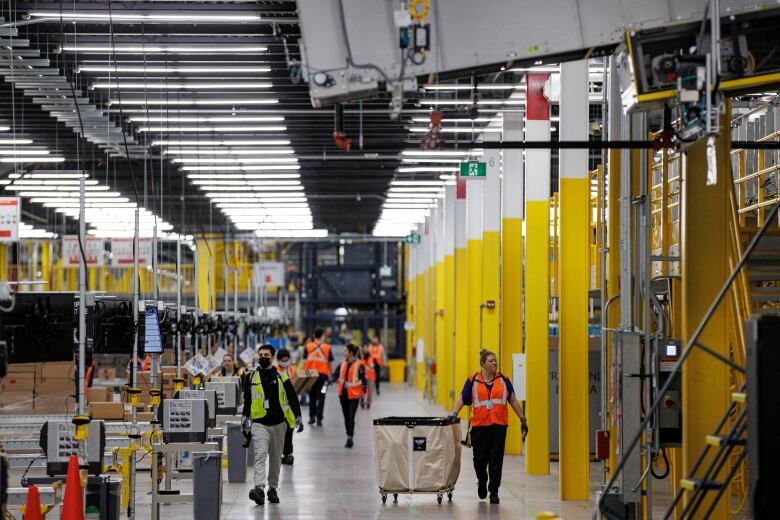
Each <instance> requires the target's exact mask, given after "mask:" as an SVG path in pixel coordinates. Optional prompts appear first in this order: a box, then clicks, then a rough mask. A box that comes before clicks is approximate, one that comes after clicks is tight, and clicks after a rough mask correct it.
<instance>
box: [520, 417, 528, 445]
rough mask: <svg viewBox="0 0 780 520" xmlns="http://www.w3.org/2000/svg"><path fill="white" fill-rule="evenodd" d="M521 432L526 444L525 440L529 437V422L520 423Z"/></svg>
mask: <svg viewBox="0 0 780 520" xmlns="http://www.w3.org/2000/svg"><path fill="white" fill-rule="evenodd" d="M520 432H521V433H522V434H523V442H525V438H526V436H528V421H522V422H521V423H520Z"/></svg>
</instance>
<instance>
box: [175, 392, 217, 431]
mask: <svg viewBox="0 0 780 520" xmlns="http://www.w3.org/2000/svg"><path fill="white" fill-rule="evenodd" d="M174 398H175V399H205V400H206V403H207V412H208V413H207V414H206V421H207V426H208V427H209V428H214V427H215V426H216V425H217V392H215V391H214V390H179V391H178V392H176V395H175V396H174Z"/></svg>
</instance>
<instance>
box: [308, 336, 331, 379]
mask: <svg viewBox="0 0 780 520" xmlns="http://www.w3.org/2000/svg"><path fill="white" fill-rule="evenodd" d="M329 358H330V345H328V344H327V343H309V344H308V345H306V361H304V362H303V369H304V370H316V371H317V372H319V373H320V374H322V375H325V376H329V375H330V363H328V359H329Z"/></svg>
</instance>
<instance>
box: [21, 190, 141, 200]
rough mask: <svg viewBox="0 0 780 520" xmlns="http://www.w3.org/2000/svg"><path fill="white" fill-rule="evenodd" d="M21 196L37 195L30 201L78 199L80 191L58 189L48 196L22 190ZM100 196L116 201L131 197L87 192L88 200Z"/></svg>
mask: <svg viewBox="0 0 780 520" xmlns="http://www.w3.org/2000/svg"><path fill="white" fill-rule="evenodd" d="M19 195H20V196H21V197H35V199H33V200H31V201H30V202H50V200H49V199H52V200H62V199H60V198H59V197H72V198H73V199H76V200H78V197H79V192H78V190H77V191H61V192H60V191H58V192H57V194H56V195H52V196H46V195H45V194H41V193H38V192H32V191H31V192H28V193H25V192H22V193H19ZM98 198H101V199H103V198H105V199H108V198H111V199H113V200H115V201H121V202H127V201H128V200H129V199H126V198H124V197H120V194H119V193H117V192H115V191H97V192H90V193H87V201H89V200H90V199H98Z"/></svg>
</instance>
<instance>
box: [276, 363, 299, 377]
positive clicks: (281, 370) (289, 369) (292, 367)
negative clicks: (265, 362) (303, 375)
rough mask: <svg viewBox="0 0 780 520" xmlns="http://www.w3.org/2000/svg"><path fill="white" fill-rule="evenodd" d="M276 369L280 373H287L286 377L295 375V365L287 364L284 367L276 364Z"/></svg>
mask: <svg viewBox="0 0 780 520" xmlns="http://www.w3.org/2000/svg"><path fill="white" fill-rule="evenodd" d="M276 371H277V372H279V373H280V374H287V376H288V377H293V376H294V375H295V365H287V366H286V367H283V366H281V365H276Z"/></svg>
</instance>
